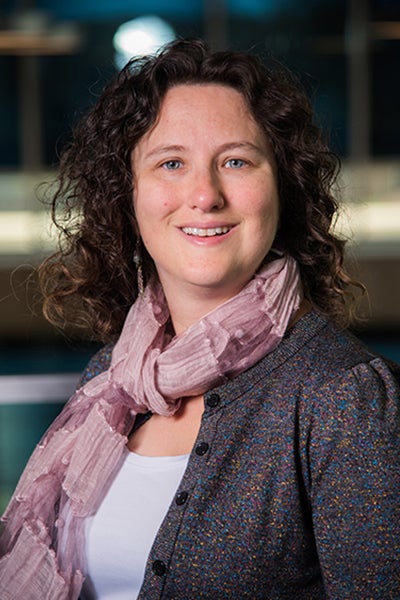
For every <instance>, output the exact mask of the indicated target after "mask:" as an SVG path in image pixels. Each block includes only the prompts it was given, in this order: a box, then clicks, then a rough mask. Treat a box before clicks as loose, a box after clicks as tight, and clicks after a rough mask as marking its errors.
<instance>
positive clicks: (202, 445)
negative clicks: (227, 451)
mask: <svg viewBox="0 0 400 600" xmlns="http://www.w3.org/2000/svg"><path fill="white" fill-rule="evenodd" d="M209 447H210V446H209V445H208V444H207V442H201V443H200V444H199V445H198V446H197V447H196V450H195V452H196V454H198V455H199V456H204V454H205V453H206V452H208V449H209Z"/></svg>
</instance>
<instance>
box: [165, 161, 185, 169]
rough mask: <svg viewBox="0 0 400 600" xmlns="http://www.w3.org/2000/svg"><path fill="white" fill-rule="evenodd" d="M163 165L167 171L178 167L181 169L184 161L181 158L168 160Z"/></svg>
mask: <svg viewBox="0 0 400 600" xmlns="http://www.w3.org/2000/svg"><path fill="white" fill-rule="evenodd" d="M161 166H162V168H163V169H166V170H167V171H176V169H179V168H180V167H181V166H182V163H181V161H180V160H167V161H166V162H164V163H163V164H162V165H161Z"/></svg>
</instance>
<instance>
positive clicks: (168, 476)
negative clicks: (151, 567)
mask: <svg viewBox="0 0 400 600" xmlns="http://www.w3.org/2000/svg"><path fill="white" fill-rule="evenodd" d="M188 460H189V455H183V456H160V457H159V456H157V457H149V456H140V455H138V454H135V453H133V452H129V451H128V450H126V456H125V459H124V461H123V463H122V466H121V469H120V470H119V472H118V474H117V475H116V477H115V479H114V481H113V483H112V485H111V487H110V489H109V490H108V492H107V494H106V496H105V498H104V499H103V501H102V503H101V505H100V507H99V510H98V511H97V513H96V514H95V515H94V516H93V517H90V518H89V519H88V520H87V523H86V563H87V569H88V577H87V580H86V581H85V584H84V587H83V590H82V594H81V597H82V599H83V600H94V599H96V600H134V599H135V598H137V596H138V594H139V591H140V588H141V585H142V582H143V578H144V572H145V567H146V561H147V557H148V555H149V552H150V550H151V547H152V545H153V542H154V539H155V536H156V534H157V531H158V529H159V527H160V525H161V523H162V521H163V519H164V517H165V515H166V514H167V512H168V509H169V506H170V504H171V502H172V499H173V497H174V495H175V494H176V491H177V488H178V486H179V483H180V481H181V479H182V476H183V473H184V471H185V469H186V466H187V463H188Z"/></svg>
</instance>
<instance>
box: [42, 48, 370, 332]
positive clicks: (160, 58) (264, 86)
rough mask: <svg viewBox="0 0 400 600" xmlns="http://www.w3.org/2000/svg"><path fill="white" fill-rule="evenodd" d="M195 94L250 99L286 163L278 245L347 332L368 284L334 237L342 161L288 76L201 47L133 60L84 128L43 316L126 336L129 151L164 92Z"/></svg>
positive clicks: (71, 165) (68, 168)
mask: <svg viewBox="0 0 400 600" xmlns="http://www.w3.org/2000/svg"><path fill="white" fill-rule="evenodd" d="M190 83H196V84H198V83H218V84H222V85H227V86H231V87H232V88H235V89H236V90H238V91H239V92H240V93H241V94H242V95H243V96H244V98H245V99H246V101H247V103H248V106H249V108H250V111H251V113H252V115H253V116H254V118H255V120H256V121H257V123H258V124H259V126H260V127H261V128H262V130H263V131H264V133H265V135H266V137H267V139H268V140H269V142H270V144H271V146H272V149H273V152H274V155H275V159H276V163H277V168H278V189H279V197H280V202H281V219H280V227H279V231H278V237H279V243H280V245H283V246H284V247H285V248H286V249H287V250H288V251H289V252H290V254H291V255H292V256H294V258H295V259H296V260H297V262H298V264H299V267H300V272H301V278H302V282H303V286H304V291H305V296H306V298H307V299H308V300H309V301H310V302H311V303H312V305H313V306H314V307H315V308H316V309H317V310H319V311H320V312H322V313H324V314H325V315H327V316H329V317H330V318H331V319H333V320H334V321H335V322H336V323H339V324H340V325H347V324H348V323H349V322H350V318H351V314H352V309H351V306H352V302H351V300H352V299H353V297H354V295H353V294H352V293H351V289H352V287H351V286H353V288H354V286H359V285H360V284H357V283H356V282H354V281H352V279H351V278H350V277H349V276H348V275H347V274H346V272H345V270H344V268H343V259H344V244H345V242H344V241H343V240H342V239H339V238H338V237H337V236H336V235H334V233H333V232H332V225H333V223H334V221H335V219H336V216H337V212H338V203H337V201H336V199H335V198H334V196H333V193H332V187H333V185H334V182H335V180H336V176H337V173H338V170H339V161H338V159H337V157H336V156H335V155H334V154H333V153H332V152H331V151H330V150H329V148H328V146H327V145H326V143H325V141H324V139H323V137H322V135H321V132H320V130H319V128H318V127H317V126H316V125H315V123H314V122H313V111H312V108H311V106H310V103H309V100H308V98H307V96H306V94H305V93H304V91H303V89H302V88H301V86H300V85H299V84H298V83H297V82H296V81H295V80H294V78H293V76H292V75H291V74H290V73H289V72H288V71H287V70H286V69H283V68H282V67H279V68H277V67H276V65H273V66H272V67H270V68H267V67H266V66H265V65H264V64H263V62H262V61H261V59H260V58H258V57H256V56H253V55H251V54H248V53H244V52H232V51H217V52H216V51H212V50H210V49H209V47H208V46H207V45H206V43H205V42H203V41H202V40H198V39H195V40H191V39H188V40H179V41H175V42H172V43H171V44H169V45H168V46H166V47H165V48H164V50H163V51H162V52H160V53H159V54H157V55H155V56H150V57H144V58H140V59H135V60H132V61H131V62H130V63H129V64H128V65H127V66H126V67H125V68H124V69H123V70H122V71H121V72H120V73H119V74H118V75H117V77H116V78H115V79H114V80H113V81H112V82H111V83H110V84H109V85H108V86H107V87H106V89H105V90H104V92H103V94H102V95H101V97H100V98H99V100H98V101H97V103H96V104H95V105H94V107H93V108H92V109H91V110H90V112H89V113H88V115H87V116H86V118H84V120H82V122H81V123H80V124H78V126H77V127H76V129H75V132H74V136H73V139H72V141H71V143H70V144H69V146H68V147H67V148H66V149H65V151H64V153H63V155H62V157H61V161H60V170H59V177H58V185H57V188H56V191H55V193H54V195H53V197H52V200H51V204H52V218H53V220H54V222H55V223H56V225H57V227H58V228H59V230H60V234H61V235H60V247H59V250H58V252H56V253H55V254H53V255H52V256H50V257H49V258H48V259H47V260H45V261H44V263H43V264H42V265H41V266H40V267H39V278H40V282H41V286H42V290H43V294H44V312H45V315H46V316H47V318H48V319H49V320H50V321H51V322H53V323H55V324H56V325H58V326H61V327H65V326H66V325H71V324H72V325H74V326H80V327H84V328H86V329H88V330H90V331H91V332H92V336H93V338H95V339H99V340H102V341H109V340H113V339H115V338H116V336H118V334H119V333H120V331H121V328H122V325H123V322H124V320H125V317H126V314H127V311H128V309H129V307H130V306H131V305H132V303H133V301H134V300H135V298H136V296H137V294H138V289H137V274H136V267H135V264H134V261H133V255H134V251H135V246H136V243H137V239H138V229H137V225H136V222H135V215H134V209H133V200H132V194H133V192H134V190H133V177H132V170H131V152H132V150H133V149H134V148H135V146H136V144H137V143H138V141H139V140H140V139H141V138H142V136H143V135H144V134H145V133H146V132H147V131H148V130H149V129H150V128H151V127H152V126H153V125H154V124H155V122H156V120H157V117H158V114H159V111H160V106H161V103H162V101H163V98H164V96H165V94H166V92H167V90H168V89H170V88H171V87H172V86H176V85H178V84H190ZM144 252H145V251H144ZM144 265H145V269H144V273H145V276H149V274H150V273H151V272H154V264H153V262H152V260H151V258H150V256H149V255H146V254H145V256H144Z"/></svg>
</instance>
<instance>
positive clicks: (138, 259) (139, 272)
mask: <svg viewBox="0 0 400 600" xmlns="http://www.w3.org/2000/svg"><path fill="white" fill-rule="evenodd" d="M133 262H134V263H135V267H136V277H137V288H138V292H139V296H142V295H143V292H144V283H143V268H142V251H141V246H140V238H138V239H137V242H136V247H135V252H134V253H133Z"/></svg>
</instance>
